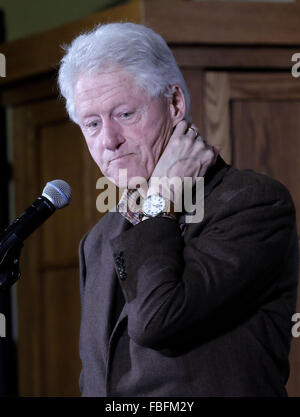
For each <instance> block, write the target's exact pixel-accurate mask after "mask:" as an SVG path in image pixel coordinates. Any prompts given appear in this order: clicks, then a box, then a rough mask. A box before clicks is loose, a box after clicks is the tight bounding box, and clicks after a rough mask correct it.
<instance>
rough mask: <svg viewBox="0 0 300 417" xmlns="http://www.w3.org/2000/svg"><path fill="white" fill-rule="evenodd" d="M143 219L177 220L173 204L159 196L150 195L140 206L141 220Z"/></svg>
mask: <svg viewBox="0 0 300 417" xmlns="http://www.w3.org/2000/svg"><path fill="white" fill-rule="evenodd" d="M144 217H146V218H151V217H168V218H172V219H174V220H177V217H176V215H175V213H174V204H173V202H172V201H171V200H168V199H167V198H165V197H163V196H162V195H160V194H152V195H149V196H148V197H147V198H146V200H145V201H144V203H143V205H142V218H144ZM144 220H145V219H144Z"/></svg>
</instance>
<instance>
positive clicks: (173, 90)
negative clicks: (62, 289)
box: [59, 23, 298, 397]
mask: <svg viewBox="0 0 300 417" xmlns="http://www.w3.org/2000/svg"><path fill="white" fill-rule="evenodd" d="M59 84H60V89H61V93H62V95H63V96H64V97H65V98H66V107H67V110H68V113H69V115H70V117H71V119H72V120H73V121H75V122H76V123H77V124H78V125H79V126H80V128H81V130H82V132H83V135H84V137H85V140H86V143H87V145H88V148H89V151H90V153H91V155H92V157H93V159H94V160H95V161H96V163H97V164H98V166H99V168H100V170H101V171H102V173H103V174H104V175H105V176H107V177H109V178H110V179H112V181H114V182H115V184H117V185H120V176H119V173H120V170H121V169H122V170H126V173H127V176H126V178H127V183H126V184H125V185H126V186H127V189H126V190H125V192H124V194H123V196H122V199H121V202H120V203H119V205H118V207H117V208H118V210H117V211H113V210H112V211H110V212H108V213H107V214H106V215H105V216H104V217H103V218H102V219H101V220H100V221H99V222H98V223H97V224H96V225H95V226H94V228H93V229H92V230H91V231H90V232H89V233H87V234H86V235H85V236H84V238H83V239H82V241H81V244H80V271H81V275H80V279H81V281H80V282H81V300H82V321H81V332H80V355H81V359H82V372H81V376H80V388H81V391H82V395H83V396H145V397H149V396H191V397H195V396H196V397H200V396H285V395H286V390H285V383H286V381H287V378H288V374H289V364H288V354H289V348H290V337H291V331H290V330H291V317H292V314H293V313H294V310H295V303H296V288H297V276H298V275H297V274H298V273H297V265H298V258H297V256H298V248H297V233H296V222H295V208H294V205H293V202H292V199H291V197H290V195H289V193H288V191H287V190H286V188H285V187H284V186H283V185H281V184H280V183H278V182H277V181H275V180H273V179H271V178H269V177H267V176H264V175H260V174H257V173H254V172H253V171H250V170H247V171H239V170H237V169H235V168H234V167H232V166H229V165H227V164H226V163H225V162H224V161H223V159H222V158H221V157H220V156H216V153H217V152H216V150H215V149H213V148H212V147H211V146H209V145H208V144H207V143H206V142H205V141H204V140H203V139H202V138H201V137H199V135H198V132H197V128H196V126H194V125H192V124H191V118H190V113H189V95H188V92H187V88H186V85H185V82H184V79H183V77H182V74H181V72H180V70H179V68H178V66H177V64H176V62H175V60H174V57H173V55H172V53H171V51H170V49H169V48H168V46H167V45H166V43H165V41H164V40H163V39H162V38H161V37H160V36H159V35H158V34H156V33H155V32H153V31H152V30H151V29H149V28H146V27H144V26H141V25H136V24H133V23H114V24H107V25H100V26H99V27H97V28H96V29H95V30H93V31H92V32H90V33H87V34H82V35H80V36H79V37H78V38H76V39H75V40H74V41H73V42H72V44H71V45H70V46H69V47H68V48H67V51H66V54H65V56H64V58H63V60H62V62H61V67H60V72H59ZM202 176H204V183H205V186H204V202H205V211H204V217H203V218H201V219H200V220H199V221H197V222H187V210H185V207H183V206H182V209H181V210H180V211H178V210H176V204H177V202H178V201H180V200H181V201H182V199H183V197H184V195H185V194H188V193H189V192H191V193H192V198H194V200H195V193H196V192H197V187H196V186H195V184H196V183H197V179H198V178H199V177H202ZM137 177H138V178H140V179H141V178H142V180H141V181H140V183H139V185H140V188H137V187H138V184H136V178H137ZM174 177H176V178H177V179H178V178H179V183H178V181H177V183H176V184H177V185H175V186H174V187H173V188H172V189H171V190H168V191H169V194H168V196H167V194H166V189H167V188H168V186H169V185H170V183H171V181H172V178H174ZM184 177H189V178H190V179H191V182H190V189H189V190H187V189H186V188H184V187H180V186H182V184H183V183H184ZM155 178H165V179H167V182H165V183H164V185H162V186H160V187H157V186H154V179H155ZM143 180H144V182H143ZM168 180H170V182H168ZM145 185H146V187H145ZM124 202H125V205H126V207H127V209H126V210H125V211H124V210H120V207H121V206H122V207H124Z"/></svg>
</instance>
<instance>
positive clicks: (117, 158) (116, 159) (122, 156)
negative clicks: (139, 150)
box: [110, 153, 132, 162]
mask: <svg viewBox="0 0 300 417" xmlns="http://www.w3.org/2000/svg"><path fill="white" fill-rule="evenodd" d="M128 155H132V153H126V154H125V155H121V156H117V157H116V158H114V159H111V160H110V162H113V161H118V160H119V159H121V158H124V157H125V156H128Z"/></svg>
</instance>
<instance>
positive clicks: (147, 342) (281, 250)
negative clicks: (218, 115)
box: [111, 182, 297, 348]
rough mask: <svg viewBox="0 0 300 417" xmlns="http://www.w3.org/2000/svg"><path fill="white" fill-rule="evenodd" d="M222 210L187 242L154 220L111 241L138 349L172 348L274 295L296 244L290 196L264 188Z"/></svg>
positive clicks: (234, 196)
mask: <svg viewBox="0 0 300 417" xmlns="http://www.w3.org/2000/svg"><path fill="white" fill-rule="evenodd" d="M229 194H230V193H229ZM216 205H218V208H216V209H214V210H213V211H214V213H213V214H210V213H207V215H206V216H207V219H208V220H206V223H205V226H203V225H201V223H199V224H191V225H189V226H188V230H187V231H186V233H185V237H184V238H183V237H182V236H181V230H180V227H179V225H178V224H177V222H176V221H174V220H172V219H167V218H153V219H148V220H145V221H143V222H141V223H139V224H138V225H136V226H135V227H134V228H131V229H129V230H127V231H125V232H123V233H121V234H120V235H119V236H118V237H117V238H114V239H113V240H111V245H112V249H113V254H114V258H115V262H116V269H117V272H118V271H120V265H121V274H119V278H120V279H119V282H120V285H121V287H122V290H123V293H124V296H125V300H126V302H127V304H128V305H127V307H128V332H129V336H130V337H131V338H132V339H133V340H134V341H135V342H136V343H138V344H141V345H144V346H148V347H152V348H164V347H168V346H169V345H170V343H171V341H172V340H178V338H179V337H184V336H185V335H187V334H188V333H191V330H192V329H193V330H194V331H199V332H201V331H203V330H204V329H205V328H208V327H209V324H210V323H211V325H213V323H216V320H217V319H218V318H220V317H221V318H222V320H223V321H226V320H229V319H232V318H233V317H234V316H236V315H238V316H239V317H241V316H242V315H243V314H247V313H248V312H249V311H251V310H255V309H257V308H258V307H259V306H260V305H261V304H262V303H263V302H265V301H266V300H267V299H269V298H270V297H272V296H273V295H272V294H275V293H276V288H277V287H278V283H279V281H280V279H281V278H280V277H282V273H283V269H284V268H285V265H287V262H288V257H289V256H291V253H293V254H295V245H296V246H297V233H296V226H295V224H296V223H295V208H294V205H293V202H292V199H291V197H290V195H289V193H288V191H287V190H286V189H285V187H283V186H282V185H281V184H279V183H277V182H274V184H273V183H272V185H271V186H270V184H267V185H265V184H262V183H260V184H255V185H250V186H247V187H244V188H243V189H241V190H238V191H235V192H232V193H231V198H230V199H229V198H228V194H227V198H226V201H225V199H224V201H222V199H219V200H218V201H216ZM294 264H296V261H295V263H294ZM295 268H296V266H295ZM290 274H294V275H295V271H293V272H292V270H291V271H290ZM286 278H287V282H289V279H288V277H286Z"/></svg>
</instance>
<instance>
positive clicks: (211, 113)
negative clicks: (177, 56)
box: [204, 72, 232, 163]
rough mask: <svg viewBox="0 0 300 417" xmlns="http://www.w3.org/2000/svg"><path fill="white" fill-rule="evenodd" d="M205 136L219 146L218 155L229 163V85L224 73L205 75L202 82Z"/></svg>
mask: <svg viewBox="0 0 300 417" xmlns="http://www.w3.org/2000/svg"><path fill="white" fill-rule="evenodd" d="M204 91H205V93H204V108H205V113H206V117H205V132H206V133H205V136H206V137H207V139H208V141H209V142H210V143H212V144H213V145H218V146H220V155H221V156H222V157H223V158H224V159H225V161H226V162H227V163H231V161H232V155H231V138H230V109H229V101H230V93H231V91H230V84H229V77H228V74H226V73H221V72H220V73H214V72H208V73H206V77H205V82H204Z"/></svg>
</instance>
